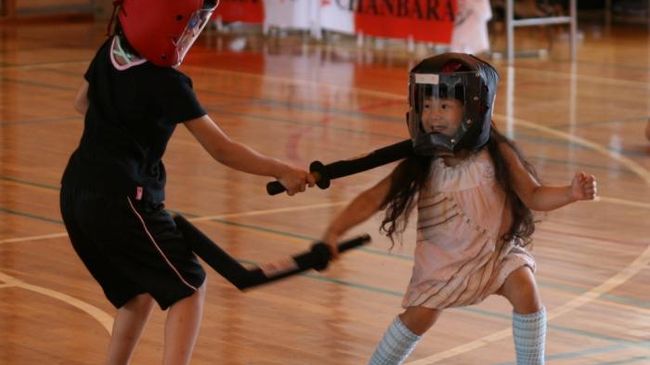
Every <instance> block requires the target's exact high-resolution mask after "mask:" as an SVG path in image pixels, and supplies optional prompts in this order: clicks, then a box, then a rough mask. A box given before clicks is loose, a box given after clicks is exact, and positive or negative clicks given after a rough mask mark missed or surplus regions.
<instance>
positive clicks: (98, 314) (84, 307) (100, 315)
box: [0, 272, 113, 333]
mask: <svg viewBox="0 0 650 365" xmlns="http://www.w3.org/2000/svg"><path fill="white" fill-rule="evenodd" d="M0 280H2V281H4V282H5V283H6V284H5V285H3V286H4V287H8V286H11V287H18V288H22V289H26V290H29V291H32V292H35V293H39V294H42V295H45V296H47V297H50V298H54V299H58V300H60V301H62V302H64V303H66V304H69V305H71V306H73V307H75V308H77V309H79V310H81V311H82V312H84V313H87V314H88V315H90V316H91V317H92V318H94V319H96V320H97V321H98V322H99V323H100V324H101V325H102V327H104V329H106V331H107V332H108V333H111V328H112V327H113V317H111V316H110V315H109V314H108V313H106V312H104V311H103V310H101V309H99V308H97V307H95V306H93V305H90V304H88V303H86V302H84V301H81V300H79V299H77V298H74V297H71V296H69V295H67V294H63V293H61V292H58V291H56V290H52V289H48V288H43V287H41V286H36V285H32V284H27V283H25V282H24V281H21V280H18V279H16V278H14V277H12V276H9V275H6V274H3V273H2V272H0Z"/></svg>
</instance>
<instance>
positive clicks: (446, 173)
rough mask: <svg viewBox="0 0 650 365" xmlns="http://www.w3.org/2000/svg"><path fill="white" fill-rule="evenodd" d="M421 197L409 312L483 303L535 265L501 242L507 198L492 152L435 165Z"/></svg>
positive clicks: (408, 293) (512, 245)
mask: <svg viewBox="0 0 650 365" xmlns="http://www.w3.org/2000/svg"><path fill="white" fill-rule="evenodd" d="M432 164H433V166H432V177H431V178H430V180H429V182H428V183H427V184H426V186H424V187H423V188H422V189H421V191H420V194H419V198H418V223H417V244H416V248H415V255H414V256H415V258H414V267H413V274H412V276H411V281H410V283H409V286H408V289H407V291H406V294H405V295H404V300H403V302H402V306H403V307H405V308H406V307H411V306H424V307H427V308H435V309H443V308H448V307H457V306H466V305H470V304H475V303H479V302H481V301H482V300H483V299H485V298H486V297H487V296H488V295H490V294H494V293H495V292H496V291H497V290H498V289H499V288H500V287H501V285H503V282H504V281H505V279H506V278H507V277H508V275H509V274H510V273H511V272H513V271H514V270H516V269H518V268H520V267H522V266H529V267H530V268H531V269H532V270H533V271H534V270H535V260H534V259H533V257H532V256H531V255H530V254H529V253H528V252H527V251H526V250H524V249H523V248H521V247H519V246H517V245H516V243H517V242H516V241H515V240H512V241H509V242H506V241H503V240H501V239H500V238H499V235H498V233H499V228H500V227H501V220H502V217H503V213H504V209H506V204H505V202H506V197H505V193H504V192H503V191H502V190H501V188H500V187H499V185H498V183H497V181H496V179H495V175H494V167H493V164H492V161H491V159H490V156H489V153H488V152H487V150H486V149H483V150H482V151H480V152H478V153H476V154H474V155H472V156H470V157H468V158H467V159H466V160H464V161H462V162H461V163H459V164H458V165H456V166H446V165H445V164H444V162H443V160H442V159H441V158H438V159H435V160H433V161H432Z"/></svg>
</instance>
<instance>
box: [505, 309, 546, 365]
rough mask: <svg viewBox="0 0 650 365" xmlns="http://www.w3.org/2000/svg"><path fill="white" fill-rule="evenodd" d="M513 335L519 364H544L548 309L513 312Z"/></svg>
mask: <svg viewBox="0 0 650 365" xmlns="http://www.w3.org/2000/svg"><path fill="white" fill-rule="evenodd" d="M512 335H513V337H514V340H515V351H516V352H517V365H543V364H544V345H545V343H546V309H545V308H542V309H541V310H540V311H539V312H535V313H530V314H519V313H515V312H513V313H512Z"/></svg>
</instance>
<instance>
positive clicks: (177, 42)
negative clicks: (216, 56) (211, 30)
mask: <svg viewBox="0 0 650 365" xmlns="http://www.w3.org/2000/svg"><path fill="white" fill-rule="evenodd" d="M119 2H121V3H122V4H121V5H122V6H121V8H120V12H119V20H120V24H121V26H122V29H123V31H124V35H125V36H126V39H127V40H128V41H129V43H130V44H131V46H132V47H133V48H134V49H135V50H136V51H137V52H138V53H139V54H140V56H142V57H144V58H146V59H147V61H149V62H151V63H153V64H155V65H158V66H178V65H180V63H181V62H183V58H184V57H185V55H186V54H187V51H188V50H189V49H190V47H192V44H193V43H194V41H195V40H196V38H197V37H198V36H199V34H200V33H201V31H202V30H203V28H204V27H205V25H206V24H207V23H208V20H210V17H211V15H212V12H214V9H216V7H217V5H218V3H219V1H218V0H121V1H118V3H119Z"/></svg>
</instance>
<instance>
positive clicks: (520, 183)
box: [499, 143, 597, 211]
mask: <svg viewBox="0 0 650 365" xmlns="http://www.w3.org/2000/svg"><path fill="white" fill-rule="evenodd" d="M499 147H500V149H501V152H502V153H503V156H504V157H505V159H506V162H507V164H508V168H509V169H510V173H511V175H512V178H513V180H514V189H515V191H516V193H517V195H518V196H519V198H520V199H521V200H522V201H523V202H524V204H525V205H526V206H527V207H529V208H530V209H532V210H537V211H549V210H553V209H557V208H560V207H562V206H565V205H567V204H570V203H573V202H575V201H578V200H593V199H594V198H595V197H596V191H597V190H596V178H595V177H594V176H593V175H587V174H585V173H584V172H578V173H576V175H575V176H574V178H573V180H572V181H571V184H570V185H565V186H546V185H542V184H540V183H539V181H537V179H535V178H534V177H533V176H532V175H531V174H530V173H529V172H528V170H526V168H525V167H524V165H523V163H522V162H521V160H519V158H518V157H517V154H516V153H515V152H514V151H513V150H512V148H511V147H510V146H508V145H507V144H505V143H502V144H501V145H500V146H499Z"/></svg>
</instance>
